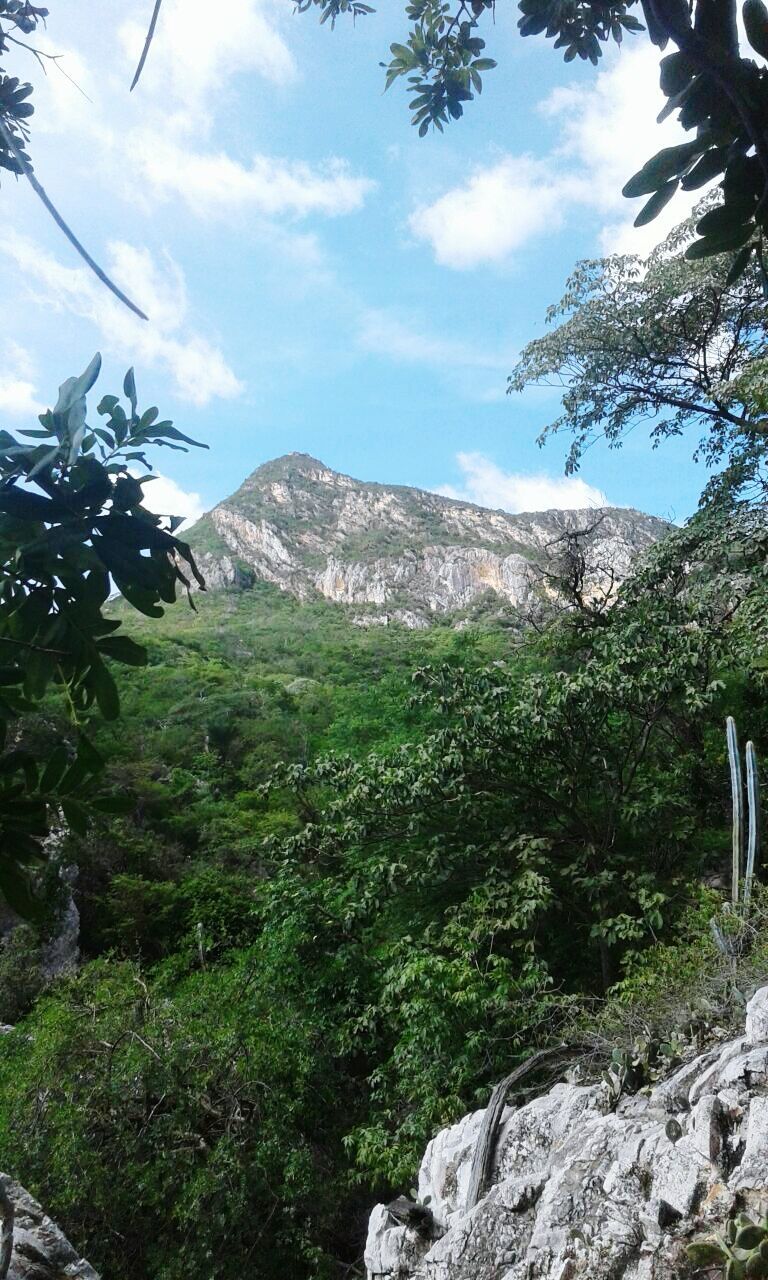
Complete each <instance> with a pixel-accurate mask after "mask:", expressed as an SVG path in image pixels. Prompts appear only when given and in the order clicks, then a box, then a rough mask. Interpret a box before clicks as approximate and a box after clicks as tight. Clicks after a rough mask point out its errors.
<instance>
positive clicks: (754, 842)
mask: <svg viewBox="0 0 768 1280" xmlns="http://www.w3.org/2000/svg"><path fill="white" fill-rule="evenodd" d="M746 756H747V804H748V806H749V839H748V841H747V869H746V873H745V876H744V906H745V907H748V906H749V899H750V895H751V893H752V880H753V878H754V874H755V859H756V858H757V851H758V848H759V845H760V781H759V778H758V774H757V754H756V752H755V747H754V743H752V742H748V743H747V748H746Z"/></svg>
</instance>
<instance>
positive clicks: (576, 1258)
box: [365, 987, 768, 1280]
mask: <svg viewBox="0 0 768 1280" xmlns="http://www.w3.org/2000/svg"><path fill="white" fill-rule="evenodd" d="M482 1116H483V1112H482V1111H478V1112H475V1113H474V1114H473V1115H469V1116H466V1117H465V1118H464V1119H463V1120H461V1121H460V1122H459V1123H458V1124H456V1125H454V1126H453V1127H452V1128H450V1129H446V1130H444V1131H443V1132H442V1133H439V1134H438V1135H437V1137H436V1138H434V1139H433V1141H432V1142H430V1144H429V1146H428V1147H427V1150H426V1153H425V1156H424V1160H423V1162H422V1165H421V1169H420V1172H419V1184H418V1191H419V1200H420V1201H421V1202H422V1203H423V1202H424V1201H426V1200H427V1198H428V1197H429V1201H428V1208H429V1209H430V1210H431V1211H432V1214H433V1218H434V1221H433V1223H432V1226H431V1230H430V1231H429V1232H422V1233H421V1234H420V1233H419V1232H418V1231H417V1230H415V1229H413V1228H412V1227H409V1226H404V1225H402V1223H400V1222H398V1221H396V1220H395V1219H394V1218H393V1216H392V1214H391V1213H390V1212H389V1211H388V1210H387V1208H385V1206H383V1205H377V1207H376V1208H375V1209H374V1211H373V1213H372V1215H371V1219H370V1224H369V1233H368V1241H367V1246H366V1254H365V1261H366V1267H367V1274H368V1277H369V1280H374V1278H375V1280H575V1277H580V1276H584V1277H587V1276H588V1277H590V1280H662V1277H663V1278H664V1280H671V1278H672V1277H676V1276H682V1275H687V1274H689V1272H690V1267H689V1265H688V1263H687V1261H686V1259H685V1253H684V1249H685V1245H686V1243H688V1242H689V1241H690V1240H691V1239H692V1238H693V1237H694V1236H695V1235H697V1234H699V1233H700V1232H701V1231H702V1230H706V1229H707V1228H710V1229H711V1228H712V1227H715V1226H722V1224H723V1222H724V1220H725V1219H726V1217H727V1215H728V1214H729V1213H730V1211H731V1209H732V1208H734V1207H735V1206H739V1207H742V1208H745V1209H747V1210H749V1209H752V1208H756V1207H762V1208H765V1204H766V1202H768V987H762V988H761V989H760V990H759V991H758V992H757V993H756V994H755V995H754V996H753V998H752V1000H751V1001H750V1003H749V1005H748V1008H747V1018H746V1029H745V1034H744V1035H743V1036H742V1037H741V1038H740V1039H738V1040H734V1041H730V1042H728V1043H726V1044H721V1045H718V1046H717V1047H715V1048H713V1049H711V1050H710V1051H709V1052H706V1053H704V1054H702V1055H701V1056H700V1057H697V1058H696V1059H695V1060H693V1061H691V1062H688V1063H686V1065H685V1066H683V1067H681V1068H679V1069H678V1070H677V1071H676V1072H675V1074H673V1075H672V1076H670V1077H669V1078H668V1079H667V1080H665V1081H663V1083H660V1084H659V1085H658V1086H656V1087H655V1088H654V1089H653V1090H652V1091H651V1092H650V1093H649V1094H646V1095H643V1094H636V1095H634V1096H628V1097H624V1098H622V1099H620V1101H619V1103H618V1105H617V1106H616V1108H615V1110H611V1109H610V1104H609V1099H608V1096H607V1091H606V1089H605V1087H604V1086H602V1085H588V1086H585V1085H578V1084H568V1083H563V1084H557V1085H555V1087H554V1088H553V1089H552V1090H551V1091H550V1092H549V1093H547V1094H545V1095H543V1096H541V1097H539V1098H536V1099H535V1100H534V1101H532V1102H529V1103H528V1104H527V1105H526V1106H523V1107H520V1108H519V1109H517V1110H512V1109H508V1110H507V1112H506V1113H505V1116H504V1119H503V1124H502V1128H501V1130H500V1134H499V1139H498V1143H497V1146H496V1153H495V1165H494V1171H493V1175H492V1178H491V1180H490V1183H491V1184H490V1186H489V1187H488V1189H487V1191H486V1193H485V1195H484V1196H483V1198H482V1199H481V1200H480V1201H479V1203H478V1204H476V1206H475V1207H474V1208H473V1209H471V1210H470V1211H469V1212H467V1210H466V1201H467V1189H468V1183H469V1173H470V1166H471V1162H472V1153H473V1149H474V1145H475V1141H476V1139H477V1135H478V1132H479V1129H480V1124H481V1120H482Z"/></svg>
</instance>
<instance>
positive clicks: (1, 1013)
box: [0, 924, 45, 1025]
mask: <svg viewBox="0 0 768 1280" xmlns="http://www.w3.org/2000/svg"><path fill="white" fill-rule="evenodd" d="M44 986H45V982H44V978H43V972H42V949H41V945H40V940H39V938H38V937H37V934H36V932H35V930H34V929H33V928H32V927H31V925H28V924H20V925H17V927H16V928H15V929H11V930H10V932H9V933H6V935H5V937H4V938H3V939H2V943H0V1023H3V1024H5V1025H8V1024H9V1023H14V1022H18V1020H19V1018H21V1017H23V1015H24V1014H25V1013H28V1012H29V1010H30V1009H31V1008H32V1005H33V1004H34V1002H35V1000H36V999H37V997H38V996H39V995H40V993H41V991H42V990H43V988H44Z"/></svg>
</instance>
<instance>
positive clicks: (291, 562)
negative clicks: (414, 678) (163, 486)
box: [189, 453, 671, 627]
mask: <svg viewBox="0 0 768 1280" xmlns="http://www.w3.org/2000/svg"><path fill="white" fill-rule="evenodd" d="M670 527H671V526H670V525H669V524H667V522H665V521H663V520H660V519H659V518H658V517H655V516H648V515H646V514H645V513H643V512H640V511H637V510H635V509H633V508H625V507H601V508H585V509H581V510H567V511H564V510H560V509H558V508H550V509H549V510H547V511H540V512H520V513H516V514H512V513H510V512H505V511H504V510H503V509H501V508H497V509H495V510H494V509H491V508H488V507H483V506H480V505H479V504H477V503H472V502H468V501H465V500H464V499H461V498H453V497H445V496H443V495H441V494H436V493H433V492H431V491H429V490H425V489H418V488H416V487H413V486H409V485H387V484H382V483H380V482H378V481H363V480H357V479H355V478H354V477H352V476H348V475H345V474H344V473H342V472H338V471H334V470H333V469H332V468H330V467H328V466H326V464H325V463H323V462H321V461H320V460H319V459H317V458H314V457H312V456H311V455H310V454H305V453H289V454H284V455H282V456H281V457H279V458H275V459H271V460H269V461H267V462H265V463H263V464H261V465H260V466H259V467H257V468H256V469H255V470H254V471H253V472H251V473H250V474H249V475H248V476H247V477H246V479H245V480H244V481H243V483H242V484H241V485H240V486H239V488H238V489H236V490H235V492H234V493H233V494H232V495H231V496H230V497H229V498H226V499H224V501H222V502H220V503H218V504H217V505H216V506H215V507H214V508H213V509H212V510H211V511H209V512H207V513H206V514H205V515H204V516H203V517H202V518H201V519H200V520H199V521H198V522H197V523H196V524H195V525H194V527H193V528H192V529H191V530H190V533H189V541H190V543H191V544H192V546H193V548H194V549H195V551H196V554H197V556H198V560H199V562H200V567H201V569H202V571H203V573H204V575H205V577H206V580H207V582H208V584H209V586H210V587H211V588H213V589H217V588H226V587H239V588H244V587H247V586H248V585H249V584H251V583H253V582H254V581H259V580H260V581H267V582H272V583H275V584H276V585H277V586H279V587H280V588H281V589H282V590H284V591H288V592H290V593H291V594H293V595H295V596H296V597H297V598H298V599H300V600H309V599H312V598H318V597H324V598H325V599H327V600H332V601H335V602H336V603H339V604H344V605H348V606H354V607H355V608H356V609H358V610H362V612H359V613H358V615H357V616H356V617H353V621H356V622H358V623H359V624H361V625H371V624H380V625H384V624H386V623H388V622H390V621H400V622H403V623H404V624H405V625H406V626H411V627H422V626H427V625H429V623H430V621H432V620H435V618H436V617H438V616H440V615H446V614H454V613H455V614H459V613H461V612H462V611H464V612H466V611H467V610H471V609H473V608H477V606H478V604H479V603H480V602H481V599H482V598H483V597H487V599H486V604H488V605H489V606H490V604H491V603H492V601H493V599H494V598H495V600H496V602H497V604H498V606H499V607H502V608H503V607H505V606H506V607H511V608H512V609H515V610H521V609H523V610H524V609H526V608H528V607H530V606H532V605H533V603H534V601H535V600H536V599H537V598H540V597H541V595H542V590H544V594H546V593H547V589H546V588H544V586H543V584H544V583H545V580H546V574H547V566H548V565H551V564H552V562H553V561H554V560H555V559H556V558H557V556H558V555H559V553H560V549H561V548H562V544H563V541H564V540H565V539H566V538H567V537H568V535H569V534H572V533H573V532H575V531H581V533H582V535H583V541H584V545H585V547H588V549H589V555H590V557H591V560H592V561H593V562H594V565H595V572H594V575H593V576H594V581H593V582H590V583H588V589H589V590H592V591H595V592H602V593H605V592H606V591H612V590H613V589H614V587H615V585H616V584H618V583H619V582H620V581H622V580H623V578H624V577H626V575H627V573H628V572H629V569H630V566H631V563H632V561H633V560H634V559H635V558H636V556H637V555H639V554H641V553H642V552H643V551H645V550H647V548H648V547H649V546H651V545H652V544H653V543H654V542H656V541H658V539H659V538H661V537H663V536H664V535H665V533H666V532H668V530H669V529H670ZM549 594H550V595H551V594H552V593H551V591H549ZM376 610H379V612H378V613H377V612H376Z"/></svg>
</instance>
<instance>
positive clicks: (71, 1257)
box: [0, 1174, 99, 1280]
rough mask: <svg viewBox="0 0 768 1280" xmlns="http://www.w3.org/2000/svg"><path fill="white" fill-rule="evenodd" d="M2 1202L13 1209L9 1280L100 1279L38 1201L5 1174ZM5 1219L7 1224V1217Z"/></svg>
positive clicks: (0, 1186) (1, 1185) (1, 1177)
mask: <svg viewBox="0 0 768 1280" xmlns="http://www.w3.org/2000/svg"><path fill="white" fill-rule="evenodd" d="M6 1197H7V1200H6ZM0 1199H2V1200H3V1201H4V1202H5V1203H6V1204H7V1201H8V1200H10V1203H11V1205H12V1206H13V1241H12V1250H11V1262H10V1269H9V1270H8V1273H7V1276H8V1280H99V1275H98V1273H97V1272H96V1271H94V1269H93V1267H92V1266H91V1264H90V1263H89V1262H86V1260H85V1258H81V1257H80V1255H79V1254H78V1252H77V1250H76V1249H74V1248H73V1247H72V1245H71V1244H70V1243H69V1241H68V1240H67V1238H66V1236H65V1235H64V1233H63V1232H62V1231H61V1230H60V1229H59V1228H58V1227H57V1226H56V1223H55V1222H53V1221H52V1220H51V1219H50V1218H49V1217H48V1215H47V1214H46V1213H45V1211H44V1210H43V1209H42V1207H41V1206H40V1205H39V1204H38V1203H37V1201H36V1200H34V1199H33V1198H32V1196H31V1195H29V1193H28V1192H27V1191H25V1190H24V1188H23V1187H20V1186H19V1184H18V1182H14V1181H13V1180H12V1179H10V1178H8V1177H6V1176H5V1175H4V1174H0ZM3 1216H4V1217H5V1221H6V1222H7V1221H8V1217H7V1215H3Z"/></svg>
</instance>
